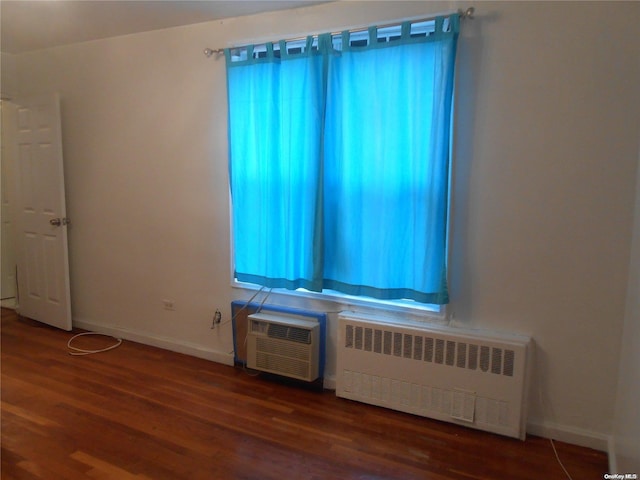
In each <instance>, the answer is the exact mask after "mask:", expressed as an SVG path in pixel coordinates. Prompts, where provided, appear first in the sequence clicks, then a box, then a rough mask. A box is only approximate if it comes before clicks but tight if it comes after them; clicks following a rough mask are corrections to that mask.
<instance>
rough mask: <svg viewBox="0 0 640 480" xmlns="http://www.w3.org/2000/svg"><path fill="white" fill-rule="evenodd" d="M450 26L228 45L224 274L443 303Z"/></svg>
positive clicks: (442, 21) (438, 22) (450, 21)
mask: <svg viewBox="0 0 640 480" xmlns="http://www.w3.org/2000/svg"><path fill="white" fill-rule="evenodd" d="M457 33H458V17H457V15H454V16H451V17H438V18H437V19H435V20H433V21H430V22H418V23H414V24H411V23H409V22H405V23H403V24H402V25H400V26H397V27H385V28H376V27H372V28H369V29H368V30H367V31H365V32H343V33H342V34H339V35H333V34H323V35H319V36H317V37H308V38H307V39H306V40H304V41H292V42H286V41H280V42H279V43H277V44H273V43H267V44H265V45H249V46H247V47H243V48H238V49H227V50H226V51H225V54H226V59H227V83H228V95H229V142H230V158H229V168H230V181H231V198H232V209H233V214H232V217H233V230H234V255H235V258H234V261H235V275H236V278H237V279H238V280H239V281H243V282H250V283H255V284H258V285H263V286H267V287H273V288H287V289H299V288H304V289H307V290H311V291H316V292H320V291H322V290H324V289H330V290H335V291H339V292H342V293H345V294H348V295H356V296H368V297H373V298H377V299H383V300H389V299H412V300H415V301H418V302H423V303H430V304H438V305H442V304H446V303H448V290H447V224H448V196H449V192H448V186H449V165H450V130H451V112H452V97H453V74H454V63H455V49H456V39H457Z"/></svg>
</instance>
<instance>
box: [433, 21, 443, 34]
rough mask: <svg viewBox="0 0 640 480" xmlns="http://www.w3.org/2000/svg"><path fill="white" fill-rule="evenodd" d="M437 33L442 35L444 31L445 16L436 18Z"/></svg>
mask: <svg viewBox="0 0 640 480" xmlns="http://www.w3.org/2000/svg"><path fill="white" fill-rule="evenodd" d="M435 33H436V35H442V34H443V33H445V32H444V17H437V18H436V31H435Z"/></svg>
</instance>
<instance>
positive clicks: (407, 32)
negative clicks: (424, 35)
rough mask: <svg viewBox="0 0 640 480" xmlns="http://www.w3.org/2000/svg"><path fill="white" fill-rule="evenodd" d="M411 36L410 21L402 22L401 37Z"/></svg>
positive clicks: (404, 38) (405, 38)
mask: <svg viewBox="0 0 640 480" xmlns="http://www.w3.org/2000/svg"><path fill="white" fill-rule="evenodd" d="M408 38H411V22H402V39H403V40H407V39H408Z"/></svg>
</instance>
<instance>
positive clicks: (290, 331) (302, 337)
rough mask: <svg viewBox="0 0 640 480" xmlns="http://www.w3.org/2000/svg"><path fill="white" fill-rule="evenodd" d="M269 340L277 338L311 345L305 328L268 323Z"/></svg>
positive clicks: (309, 336) (309, 334)
mask: <svg viewBox="0 0 640 480" xmlns="http://www.w3.org/2000/svg"><path fill="white" fill-rule="evenodd" d="M267 335H268V336H269V338H279V339H282V340H290V341H292V342H298V343H305V344H307V345H308V344H309V343H311V332H310V331H309V330H308V329H306V328H299V327H290V326H287V325H279V324H277V323H270V324H269V328H268V330H267Z"/></svg>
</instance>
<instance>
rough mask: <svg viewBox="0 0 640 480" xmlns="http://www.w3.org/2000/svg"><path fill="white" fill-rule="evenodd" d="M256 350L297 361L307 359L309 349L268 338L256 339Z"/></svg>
mask: <svg viewBox="0 0 640 480" xmlns="http://www.w3.org/2000/svg"><path fill="white" fill-rule="evenodd" d="M256 348H257V349H258V350H257V351H258V352H262V353H268V354H271V355H280V356H284V357H288V358H294V359H297V360H305V361H307V360H308V359H309V349H308V348H307V347H305V346H304V345H297V344H295V343H292V342H283V341H278V340H274V339H270V338H262V337H260V338H257V339H256Z"/></svg>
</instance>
